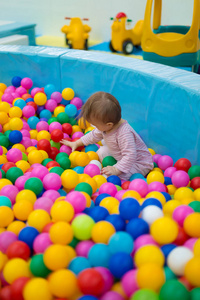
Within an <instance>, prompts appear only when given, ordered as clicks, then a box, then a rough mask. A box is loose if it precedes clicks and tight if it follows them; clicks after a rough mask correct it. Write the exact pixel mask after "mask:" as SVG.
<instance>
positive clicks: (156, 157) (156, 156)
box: [153, 154, 162, 164]
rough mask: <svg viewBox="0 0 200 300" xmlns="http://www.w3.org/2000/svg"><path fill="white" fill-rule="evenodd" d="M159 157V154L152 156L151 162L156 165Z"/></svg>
mask: <svg viewBox="0 0 200 300" xmlns="http://www.w3.org/2000/svg"><path fill="white" fill-rule="evenodd" d="M161 156H162V155H161V154H154V155H153V161H154V162H155V163H156V164H157V163H158V160H159V158H160V157H161Z"/></svg>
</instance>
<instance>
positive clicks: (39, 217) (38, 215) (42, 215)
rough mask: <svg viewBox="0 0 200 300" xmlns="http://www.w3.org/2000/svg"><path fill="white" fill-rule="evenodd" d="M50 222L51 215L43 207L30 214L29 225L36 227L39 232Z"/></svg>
mask: <svg viewBox="0 0 200 300" xmlns="http://www.w3.org/2000/svg"><path fill="white" fill-rule="evenodd" d="M48 223H50V216H49V214H48V213H47V212H46V211H45V210H43V209H36V210H34V211H32V212H31V213H30V215H29V216H28V225H29V226H32V227H34V228H36V229H37V230H38V231H39V232H41V231H42V229H43V228H44V226H45V225H47V224H48Z"/></svg>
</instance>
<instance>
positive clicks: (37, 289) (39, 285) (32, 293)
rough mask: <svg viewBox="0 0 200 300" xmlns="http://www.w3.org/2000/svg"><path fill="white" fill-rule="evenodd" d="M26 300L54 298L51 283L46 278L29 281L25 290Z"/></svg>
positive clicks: (50, 299)
mask: <svg viewBox="0 0 200 300" xmlns="http://www.w3.org/2000/svg"><path fill="white" fill-rule="evenodd" d="M23 297H24V300H39V299H43V300H52V294H51V292H50V288H49V283H48V281H47V280H46V279H44V278H33V279H31V280H29V281H28V282H27V284H26V285H25V287H24V290H23Z"/></svg>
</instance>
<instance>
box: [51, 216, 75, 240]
mask: <svg viewBox="0 0 200 300" xmlns="http://www.w3.org/2000/svg"><path fill="white" fill-rule="evenodd" d="M49 234H50V239H51V241H52V242H53V243H54V244H61V245H67V244H69V243H71V241H72V239H73V235H74V233H73V230H72V227H71V226H70V225H69V224H68V223H67V222H61V221H60V222H56V223H55V224H53V225H52V226H51V228H50V230H49Z"/></svg>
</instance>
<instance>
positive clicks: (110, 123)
mask: <svg viewBox="0 0 200 300" xmlns="http://www.w3.org/2000/svg"><path fill="white" fill-rule="evenodd" d="M106 125H107V126H113V125H114V124H113V123H112V122H108V123H106Z"/></svg>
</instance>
